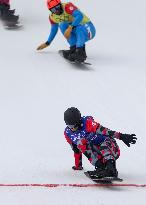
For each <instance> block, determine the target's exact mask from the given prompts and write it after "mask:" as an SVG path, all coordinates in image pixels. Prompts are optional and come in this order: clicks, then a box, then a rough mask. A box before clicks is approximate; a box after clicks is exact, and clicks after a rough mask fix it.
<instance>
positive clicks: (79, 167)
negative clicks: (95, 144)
mask: <svg viewBox="0 0 146 205" xmlns="http://www.w3.org/2000/svg"><path fill="white" fill-rule="evenodd" d="M64 135H65V139H66V141H67V142H68V143H69V144H70V146H71V148H72V150H73V152H74V159H75V165H74V166H73V167H72V169H74V170H82V169H83V167H82V153H81V152H80V150H79V149H78V147H77V145H76V144H74V143H73V142H72V141H71V139H70V138H69V137H68V136H67V135H66V134H65V133H64Z"/></svg>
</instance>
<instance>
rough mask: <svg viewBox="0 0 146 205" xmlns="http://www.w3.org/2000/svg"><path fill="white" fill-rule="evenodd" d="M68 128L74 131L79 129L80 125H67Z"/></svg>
mask: <svg viewBox="0 0 146 205" xmlns="http://www.w3.org/2000/svg"><path fill="white" fill-rule="evenodd" d="M67 127H68V128H69V129H71V130H72V129H76V128H78V125H77V124H75V125H67Z"/></svg>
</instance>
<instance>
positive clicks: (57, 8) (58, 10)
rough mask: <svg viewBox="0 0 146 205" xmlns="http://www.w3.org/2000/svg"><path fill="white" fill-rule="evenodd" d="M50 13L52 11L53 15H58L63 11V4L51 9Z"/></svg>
mask: <svg viewBox="0 0 146 205" xmlns="http://www.w3.org/2000/svg"><path fill="white" fill-rule="evenodd" d="M50 11H51V12H52V13H54V14H56V13H58V12H60V11H62V5H61V4H58V5H57V6H55V7H53V8H51V9H50Z"/></svg>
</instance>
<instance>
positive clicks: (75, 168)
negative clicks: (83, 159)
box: [72, 166, 83, 171]
mask: <svg viewBox="0 0 146 205" xmlns="http://www.w3.org/2000/svg"><path fill="white" fill-rule="evenodd" d="M72 169H73V170H75V171H76V170H83V167H82V166H79V167H76V166H73V167H72Z"/></svg>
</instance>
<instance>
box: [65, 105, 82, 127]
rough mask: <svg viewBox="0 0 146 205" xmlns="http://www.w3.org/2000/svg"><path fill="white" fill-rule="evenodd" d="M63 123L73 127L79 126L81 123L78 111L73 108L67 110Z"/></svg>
mask: <svg viewBox="0 0 146 205" xmlns="http://www.w3.org/2000/svg"><path fill="white" fill-rule="evenodd" d="M64 121H65V123H66V125H72V126H74V127H75V126H77V125H80V123H81V113H80V111H79V110H78V109H77V108H75V107H71V108H68V109H67V110H66V111H65V112H64Z"/></svg>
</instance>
